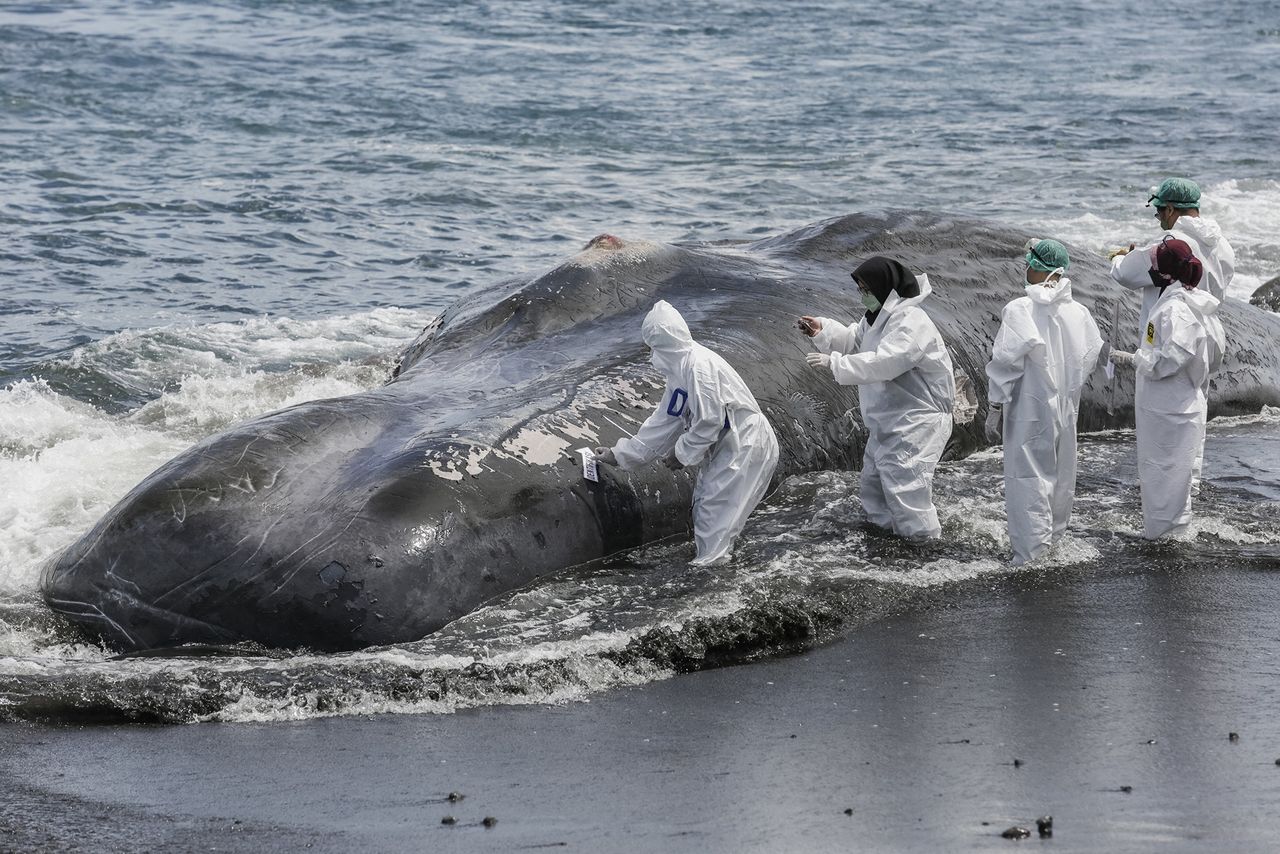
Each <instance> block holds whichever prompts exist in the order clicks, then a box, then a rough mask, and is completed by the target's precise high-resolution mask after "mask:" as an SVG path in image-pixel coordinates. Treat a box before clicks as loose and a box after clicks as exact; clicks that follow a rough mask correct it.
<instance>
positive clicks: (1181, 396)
mask: <svg viewBox="0 0 1280 854" xmlns="http://www.w3.org/2000/svg"><path fill="white" fill-rule="evenodd" d="M1149 271H1150V272H1149V278H1150V280H1151V281H1152V282H1153V283H1155V284H1156V289H1157V290H1158V292H1159V298H1158V299H1157V300H1156V303H1155V305H1154V306H1152V308H1151V313H1150V315H1149V316H1148V318H1147V328H1146V330H1144V333H1143V336H1142V346H1141V347H1140V348H1139V349H1138V352H1137V353H1127V352H1116V351H1112V353H1111V361H1113V362H1115V363H1116V364H1117V365H1133V366H1134V367H1136V368H1137V371H1138V387H1137V392H1136V394H1135V396H1134V407H1133V408H1134V427H1135V432H1136V433H1137V438H1138V482H1139V483H1140V484H1141V487H1142V489H1141V491H1142V519H1143V530H1142V535H1143V536H1144V537H1146V538H1147V539H1149V540H1154V539H1156V538H1157V537H1162V536H1164V535H1165V534H1173V535H1177V534H1180V533H1182V532H1184V531H1185V530H1186V529H1187V527H1188V525H1189V524H1190V522H1191V492H1192V487H1193V485H1194V482H1195V479H1196V477H1197V476H1198V474H1199V460H1200V459H1201V458H1202V457H1203V456H1204V430H1205V417H1206V415H1207V412H1208V402H1207V399H1206V397H1205V389H1206V388H1207V387H1208V385H1209V376H1210V375H1211V374H1213V373H1214V372H1216V371H1217V370H1218V368H1219V367H1221V365H1222V352H1223V348H1224V346H1225V340H1224V336H1223V332H1222V322H1221V321H1220V320H1218V316H1217V313H1218V305H1219V303H1218V299H1217V298H1216V297H1214V296H1213V295H1212V294H1209V293H1205V292H1202V291H1201V290H1200V289H1199V288H1198V287H1196V286H1197V285H1198V284H1199V283H1200V281H1201V278H1202V277H1203V275H1204V266H1203V264H1202V263H1201V262H1200V259H1198V258H1197V257H1196V256H1195V253H1194V252H1193V251H1192V249H1191V247H1190V246H1189V245H1188V244H1187V243H1186V241H1183V240H1178V239H1176V238H1174V237H1173V236H1169V237H1166V238H1165V239H1164V241H1163V242H1162V243H1160V244H1159V245H1157V246H1156V251H1155V258H1154V259H1153V262H1152V265H1151V267H1150V268H1149Z"/></svg>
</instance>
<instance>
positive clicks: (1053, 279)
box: [1022, 267, 1067, 288]
mask: <svg viewBox="0 0 1280 854" xmlns="http://www.w3.org/2000/svg"><path fill="white" fill-rule="evenodd" d="M1065 272H1067V271H1066V268H1064V267H1057V268H1055V269H1054V271H1053V272H1051V273H1050V274H1049V275H1048V277H1047V278H1046V279H1045V280H1044V281H1043V282H1033V281H1030V280H1029V279H1028V278H1027V276H1030V275H1031V268H1030V267H1028V268H1027V273H1026V275H1025V276H1023V277H1022V285H1023V287H1027V288H1056V287H1057V286H1058V282H1059V281H1060V280H1061V279H1062V274H1063V273H1065Z"/></svg>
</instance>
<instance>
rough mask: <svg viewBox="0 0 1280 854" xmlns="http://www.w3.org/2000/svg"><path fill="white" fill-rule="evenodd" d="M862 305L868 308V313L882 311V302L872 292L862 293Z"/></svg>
mask: <svg viewBox="0 0 1280 854" xmlns="http://www.w3.org/2000/svg"><path fill="white" fill-rule="evenodd" d="M862 304H863V305H865V306H866V307H867V311H879V310H880V300H878V299H876V295H875V294H873V293H871V292H870V291H863V292H862Z"/></svg>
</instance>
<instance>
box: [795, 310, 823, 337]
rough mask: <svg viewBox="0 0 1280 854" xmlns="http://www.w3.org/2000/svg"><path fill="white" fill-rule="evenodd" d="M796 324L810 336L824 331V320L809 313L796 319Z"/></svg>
mask: <svg viewBox="0 0 1280 854" xmlns="http://www.w3.org/2000/svg"><path fill="white" fill-rule="evenodd" d="M796 326H799V327H800V331H801V332H803V333H804V334H805V335H808V336H809V337H810V338H812V337H813V336H815V335H817V334H818V333H819V332H821V331H822V321H821V320H819V319H818V318H816V317H810V316H809V315H807V314H806V315H805V316H804V317H801V318H800V319H799V320H798V321H796Z"/></svg>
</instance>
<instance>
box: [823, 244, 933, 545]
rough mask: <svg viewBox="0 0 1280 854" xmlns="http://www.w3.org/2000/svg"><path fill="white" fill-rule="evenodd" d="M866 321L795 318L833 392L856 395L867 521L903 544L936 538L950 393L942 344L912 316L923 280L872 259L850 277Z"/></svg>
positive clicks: (924, 292)
mask: <svg viewBox="0 0 1280 854" xmlns="http://www.w3.org/2000/svg"><path fill="white" fill-rule="evenodd" d="M851 275H852V276H853V280H854V282H855V283H857V286H858V290H859V291H860V292H861V294H862V302H863V305H865V306H866V307H867V311H866V314H864V315H863V317H862V321H861V322H860V323H859V324H858V325H857V327H856V328H850V327H847V326H843V325H841V324H840V323H837V322H836V321H834V320H831V319H830V318H826V317H809V316H807V315H806V316H804V317H801V318H800V324H799V325H800V331H801V332H803V333H804V334H805V335H808V336H809V337H810V338H812V339H813V346H814V347H815V348H816V349H817V350H818V351H819V352H816V353H810V354H808V356H807V357H806V358H807V360H808V362H809V364H810V365H811V366H813V367H815V368H827V369H829V370H830V371H831V373H832V375H833V376H834V377H835V380H836V382H838V383H840V384H841V385H858V386H861V388H860V389H859V392H858V398H859V401H860V404H861V407H862V422H863V424H865V425H866V427H867V430H868V431H869V432H870V435H869V436H868V438H867V448H866V452H865V454H864V455H863V459H862V483H861V491H860V492H861V496H860V497H861V498H862V507H863V509H864V510H865V511H866V513H867V519H868V521H870V522H872V523H873V524H875V525H878V526H880V527H882V528H888V529H890V530H892V531H893V532H894V533H895V534H897V535H899V536H901V537H909V538H912V539H934V538H936V537H938V536H939V535H941V533H942V528H941V526H940V525H939V524H938V511H937V510H936V509H935V508H934V506H933V470H934V468H936V467H937V465H938V459H939V458H940V457H941V456H942V452H943V450H944V449H945V448H946V446H947V440H948V439H949V438H951V423H952V421H951V413H952V406H953V404H954V402H955V396H956V384H955V376H954V374H953V373H952V368H951V355H950V354H949V353H948V352H947V347H946V344H944V343H943V341H942V335H941V334H939V332H938V328H937V327H936V326H934V325H933V321H932V320H930V319H929V315H927V314H925V312H924V309H922V308H921V307H920V303H922V302H923V301H924V300H925V298H926V297H928V296H929V294H930V292H931V290H932V289H931V288H930V287H929V277H928V276H925V275H921V276H916V275H914V274H912V273H911V271H910V270H908V269H907V268H906V267H904V266H902V264H900V263H898V262H897V261H894V260H893V259H891V258H882V257H876V258H871V259H869V260H867V261H865V262H863V263H862V265H861V266H859V267H858V269H856V270H854V271H853V273H852V274H851Z"/></svg>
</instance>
